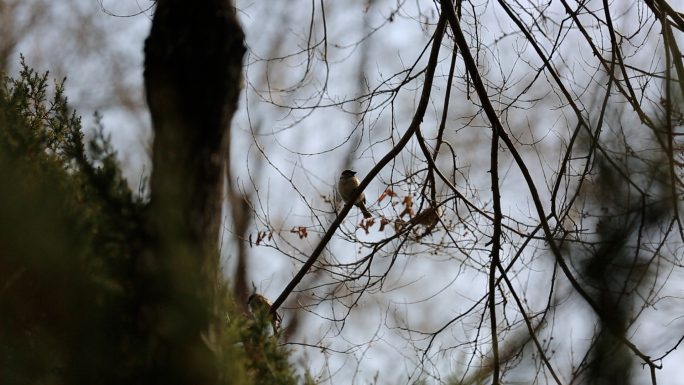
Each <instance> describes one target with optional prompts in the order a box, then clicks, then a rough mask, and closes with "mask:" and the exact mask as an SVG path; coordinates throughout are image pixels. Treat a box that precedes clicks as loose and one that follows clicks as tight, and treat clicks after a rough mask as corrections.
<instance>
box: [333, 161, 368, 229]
mask: <svg viewBox="0 0 684 385" xmlns="http://www.w3.org/2000/svg"><path fill="white" fill-rule="evenodd" d="M355 174H356V171H352V170H350V169H346V170H344V171H342V175H340V182H339V183H338V184H337V190H338V191H339V192H340V196H341V197H342V200H343V201H344V203H348V202H349V199H350V198H351V197H352V195H354V191H355V190H356V188H357V187H359V185H360V184H361V182H359V179H358V178H357V177H355V176H354V175H355ZM354 206H356V207H358V208H359V209H360V210H361V212H362V213H363V217H364V218H370V217H372V215H371V213H370V212H369V211H368V209H367V208H366V194H364V193H361V195H359V197H358V198H356V202H354Z"/></svg>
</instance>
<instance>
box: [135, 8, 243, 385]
mask: <svg viewBox="0 0 684 385" xmlns="http://www.w3.org/2000/svg"><path fill="white" fill-rule="evenodd" d="M244 53H245V47H244V44H243V33H242V30H241V28H240V25H239V24H238V22H237V18H236V15H235V10H234V8H233V6H232V4H231V3H230V1H228V0H223V1H222V0H205V1H180V0H159V1H158V2H157V10H156V13H155V16H154V20H153V23H152V30H151V32H150V36H149V37H148V39H147V41H146V42H145V87H146V90H147V102H148V104H149V108H150V112H151V114H152V123H153V126H154V133H155V138H154V147H153V151H154V153H153V154H154V155H153V172H152V177H151V202H150V210H149V216H148V218H149V233H150V234H149V235H150V240H151V247H150V252H149V253H147V254H148V255H147V256H146V257H145V258H144V259H143V263H142V266H143V267H142V271H143V272H144V273H143V276H144V280H143V281H141V282H142V283H141V287H142V288H143V291H144V294H143V295H144V296H145V300H144V304H143V306H142V317H141V321H142V323H141V326H142V327H143V329H145V330H144V332H145V333H149V335H150V336H151V340H150V341H149V352H148V360H149V368H150V372H149V373H148V374H149V375H150V376H153V377H154V378H151V379H150V380H153V382H155V383H192V384H208V383H215V382H216V381H217V376H218V371H217V360H216V353H217V351H218V350H217V349H219V346H220V344H219V343H220V341H219V332H220V331H219V330H218V328H219V326H220V325H219V317H218V308H219V304H218V301H219V298H218V296H217V291H218V290H219V287H220V282H221V280H220V269H219V252H218V238H219V225H220V219H221V201H222V192H223V167H224V166H223V164H224V163H223V162H224V159H225V158H224V157H226V156H227V153H226V152H227V151H226V149H227V147H226V146H225V144H226V143H227V138H228V136H229V135H228V129H229V124H230V121H231V118H232V116H233V113H234V112H235V109H236V107H237V102H238V96H239V93H240V83H241V72H242V58H243V55H244Z"/></svg>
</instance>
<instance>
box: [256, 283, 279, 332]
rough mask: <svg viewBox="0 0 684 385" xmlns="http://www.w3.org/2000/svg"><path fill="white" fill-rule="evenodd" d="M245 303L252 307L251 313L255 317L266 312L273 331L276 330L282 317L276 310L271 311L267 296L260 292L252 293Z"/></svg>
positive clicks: (261, 315)
mask: <svg viewBox="0 0 684 385" xmlns="http://www.w3.org/2000/svg"><path fill="white" fill-rule="evenodd" d="M247 305H249V307H250V308H251V309H252V314H254V315H255V316H256V317H263V316H264V315H266V314H268V316H269V318H270V322H271V326H273V333H277V332H278V329H280V325H281V324H282V322H283V319H282V317H281V316H280V314H278V312H277V311H276V312H275V313H271V307H272V306H273V304H272V303H271V301H269V300H268V298H266V297H264V296H263V295H261V294H257V293H254V294H252V295H250V296H249V298H248V299H247Z"/></svg>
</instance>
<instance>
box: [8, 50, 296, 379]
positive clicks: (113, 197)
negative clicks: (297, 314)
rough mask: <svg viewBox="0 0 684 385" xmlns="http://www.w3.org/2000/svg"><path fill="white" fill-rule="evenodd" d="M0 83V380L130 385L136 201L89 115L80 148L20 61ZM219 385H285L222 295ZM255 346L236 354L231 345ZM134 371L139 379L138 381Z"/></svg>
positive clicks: (55, 101) (277, 365)
mask: <svg viewBox="0 0 684 385" xmlns="http://www.w3.org/2000/svg"><path fill="white" fill-rule="evenodd" d="M22 68H23V69H22V71H21V73H20V78H19V79H18V80H15V79H12V78H10V77H7V76H3V78H2V82H1V84H0V175H1V176H2V181H1V182H0V368H2V370H0V383H3V384H10V383H11V384H52V383H68V384H78V383H84V384H85V383H87V384H93V383H98V384H107V383H112V384H114V383H127V384H128V383H140V382H149V381H150V380H152V381H154V380H153V379H149V378H145V377H146V376H149V372H147V371H146V370H145V365H146V363H147V362H148V357H147V356H146V352H149V346H146V344H147V343H148V340H147V339H146V338H145V337H146V336H144V335H142V333H141V332H140V330H141V329H140V328H139V327H138V324H137V320H138V319H139V316H140V314H139V313H140V311H141V309H144V307H143V306H142V302H143V301H144V298H140V296H139V295H138V293H139V292H140V291H139V290H136V288H138V287H140V285H141V284H142V283H141V282H139V281H140V277H141V275H139V274H138V271H137V261H138V259H139V258H141V256H142V255H143V254H144V253H143V250H145V249H146V248H147V247H148V246H147V242H148V240H147V239H146V236H145V229H144V223H145V222H144V216H145V214H144V213H145V203H146V201H145V197H144V196H141V195H139V194H134V193H132V192H131V190H130V189H129V187H128V185H127V182H126V180H125V179H124V178H123V177H122V174H121V168H120V165H119V163H118V161H117V157H116V152H115V151H114V150H113V148H112V146H111V143H110V140H109V137H108V136H106V135H105V134H104V131H103V127H102V124H100V119H99V117H97V119H96V121H97V127H96V130H95V132H94V136H93V138H92V139H91V140H88V141H87V142H86V141H85V139H84V135H83V132H82V129H81V120H80V118H79V117H78V116H77V115H76V113H75V112H70V110H69V107H68V104H67V100H66V98H65V97H64V82H56V83H55V88H54V96H53V97H51V98H48V93H49V92H48V91H49V88H48V74H47V73H45V74H43V75H40V74H38V73H36V72H35V71H34V70H32V69H30V68H29V67H28V66H27V65H26V64H25V62H24V59H23V58H22ZM224 302H225V303H226V304H227V305H229V306H226V312H227V319H229V320H237V321H233V322H227V324H226V334H225V336H224V339H223V341H224V345H225V346H224V348H223V351H222V354H221V357H220V359H219V360H218V361H217V365H219V367H220V370H219V372H220V373H221V374H222V377H223V382H225V383H231V384H250V383H260V384H261V383H263V384H293V383H296V382H297V379H296V377H295V376H294V374H293V372H292V367H291V365H290V364H289V362H288V352H287V351H286V350H284V349H282V348H280V347H278V346H277V340H276V339H275V338H273V337H269V336H266V335H265V334H263V332H262V331H261V330H259V329H257V328H250V327H249V322H242V320H249V317H247V316H246V315H241V314H238V313H237V311H236V310H234V308H235V307H234V306H230V304H231V302H232V301H231V300H230V299H229V296H228V295H226V298H225V300H224ZM243 340H245V341H259V343H258V346H259V349H257V350H252V351H251V352H252V353H251V354H249V355H247V354H245V350H246V349H245V348H244V347H245V346H246V344H243V343H242V341H243ZM144 373H146V374H144Z"/></svg>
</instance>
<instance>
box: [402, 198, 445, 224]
mask: <svg viewBox="0 0 684 385" xmlns="http://www.w3.org/2000/svg"><path fill="white" fill-rule="evenodd" d="M441 216H442V207H440V206H439V205H433V204H430V205H429V206H428V207H427V208H425V210H423V211H421V212H419V213H418V215H416V216H415V217H413V218H411V220H410V221H409V223H411V224H416V225H422V226H425V227H431V226H434V225H436V224H437V221H439V218H440V217H441Z"/></svg>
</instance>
